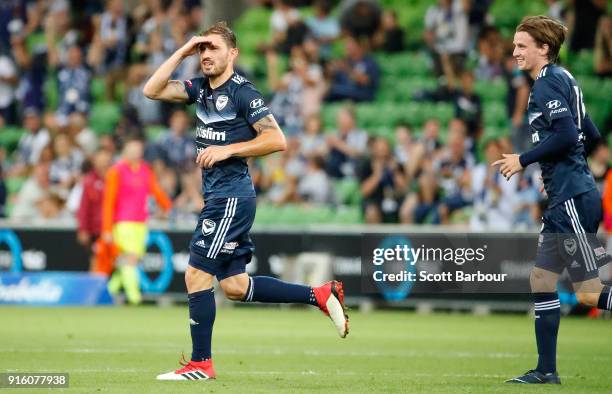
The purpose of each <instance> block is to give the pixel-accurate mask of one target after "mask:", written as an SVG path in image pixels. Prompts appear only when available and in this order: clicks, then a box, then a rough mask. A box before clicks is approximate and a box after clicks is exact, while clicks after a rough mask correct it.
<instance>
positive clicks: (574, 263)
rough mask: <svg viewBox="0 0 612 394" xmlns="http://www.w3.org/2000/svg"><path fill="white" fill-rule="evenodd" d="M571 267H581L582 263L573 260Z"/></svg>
mask: <svg viewBox="0 0 612 394" xmlns="http://www.w3.org/2000/svg"><path fill="white" fill-rule="evenodd" d="M570 268H580V264H578V262H577V261H576V260H574V261H572V264H571V265H570Z"/></svg>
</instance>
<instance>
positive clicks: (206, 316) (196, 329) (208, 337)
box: [189, 288, 217, 361]
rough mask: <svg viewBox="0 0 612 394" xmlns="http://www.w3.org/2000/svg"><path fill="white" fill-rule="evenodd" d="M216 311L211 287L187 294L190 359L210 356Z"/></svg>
mask: <svg viewBox="0 0 612 394" xmlns="http://www.w3.org/2000/svg"><path fill="white" fill-rule="evenodd" d="M216 313H217V308H216V305H215V293H214V290H213V289H212V288H211V289H208V290H202V291H197V292H195V293H191V294H189V325H190V326H191V345H192V349H193V350H192V353H191V360H192V361H204V360H206V359H209V358H210V354H211V350H210V348H211V341H212V330H213V324H214V323H215V315H216Z"/></svg>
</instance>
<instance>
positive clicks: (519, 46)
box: [492, 16, 612, 384]
mask: <svg viewBox="0 0 612 394" xmlns="http://www.w3.org/2000/svg"><path fill="white" fill-rule="evenodd" d="M566 33H567V28H566V27H565V26H563V25H562V24H561V23H559V22H558V21H556V20H554V19H551V18H549V17H546V16H530V17H525V18H524V19H523V20H522V22H521V24H520V25H519V26H518V27H517V28H516V33H515V34H514V53H513V56H514V58H515V59H516V60H517V62H518V67H519V69H521V70H524V71H527V72H528V73H529V74H530V75H531V77H532V78H533V79H534V81H535V82H534V84H533V87H532V89H531V93H530V95H529V104H528V108H527V110H528V116H529V124H530V127H531V132H532V134H531V140H532V142H533V143H534V145H535V147H534V148H533V149H532V150H530V151H528V152H525V153H523V154H521V155H517V154H504V155H503V157H504V158H503V159H501V160H498V161H496V162H494V163H493V164H492V165H499V166H500V172H501V173H502V174H503V175H504V176H505V177H506V179H510V177H512V175H514V174H516V173H517V172H519V171H521V170H523V169H524V168H525V167H527V166H528V165H530V164H532V163H535V162H538V163H539V164H540V168H541V170H542V178H543V181H544V188H545V190H546V194H547V195H548V208H547V209H546V210H545V211H544V215H543V217H542V230H541V232H540V236H539V242H538V249H537V253H536V263H535V267H534V268H533V270H532V272H531V276H530V284H531V289H532V292H533V296H534V302H535V335H536V342H537V347H538V365H537V366H536V368H535V369H533V370H530V371H528V372H526V373H525V374H523V375H521V376H518V377H516V378H514V379H510V380H508V381H507V382H508V383H552V384H559V383H561V381H560V379H559V375H558V374H557V366H556V353H557V333H558V330H559V320H560V304H559V297H558V295H557V291H556V288H557V281H558V279H559V275H560V273H561V272H562V271H563V270H564V269H567V270H568V273H569V276H570V278H571V280H572V282H573V287H574V290H575V292H576V297H577V298H578V301H579V302H580V303H582V304H584V305H587V306H591V307H598V308H600V309H606V310H611V309H612V295H611V293H610V286H604V285H603V284H602V283H601V281H600V279H599V277H598V268H599V267H600V266H602V265H605V264H607V263H608V262H610V260H611V258H610V256H609V255H608V254H607V253H606V250H605V249H604V248H603V247H602V246H601V245H600V243H599V241H598V240H597V238H596V236H595V234H596V233H597V228H598V226H599V222H600V221H601V219H602V207H601V205H602V202H601V197H600V195H599V192H598V190H597V188H596V186H595V181H594V180H593V176H592V174H591V172H590V170H589V167H588V165H587V162H586V159H585V156H586V154H585V149H586V151H588V150H589V149H590V148H591V147H592V146H593V145H594V144H595V142H596V141H597V140H598V139H599V138H600V135H599V131H598V130H597V128H596V127H595V125H594V124H593V122H592V121H591V119H590V118H589V116H588V115H587V114H586V112H585V106H584V102H583V97H582V91H581V90H580V88H579V87H578V85H577V84H576V80H575V79H574V78H573V77H572V75H571V74H570V73H569V72H568V71H567V70H565V69H563V68H562V67H559V66H557V65H555V62H556V60H557V56H558V54H559V48H560V47H561V45H562V44H563V41H564V40H565V35H566Z"/></svg>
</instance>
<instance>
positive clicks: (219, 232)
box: [206, 198, 235, 258]
mask: <svg viewBox="0 0 612 394" xmlns="http://www.w3.org/2000/svg"><path fill="white" fill-rule="evenodd" d="M234 200H235V198H228V199H227V202H226V203H225V212H224V213H223V219H221V221H220V222H219V226H217V232H216V233H215V237H214V238H213V241H212V243H211V245H210V249H208V253H207V254H206V257H208V258H211V256H212V250H213V249H214V248H215V245H216V244H217V243H218V242H219V238H221V235H222V233H223V225H224V224H225V222H226V221H227V218H228V217H229V215H230V212H231V210H232V204H233V203H234Z"/></svg>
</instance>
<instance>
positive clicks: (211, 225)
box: [202, 219, 217, 235]
mask: <svg viewBox="0 0 612 394" xmlns="http://www.w3.org/2000/svg"><path fill="white" fill-rule="evenodd" d="M215 227H217V225H216V224H215V222H214V221H212V220H210V219H204V220H203V221H202V234H203V235H210V234H212V233H213V232H214V231H215Z"/></svg>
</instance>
